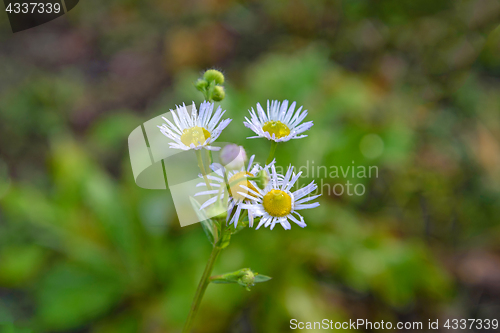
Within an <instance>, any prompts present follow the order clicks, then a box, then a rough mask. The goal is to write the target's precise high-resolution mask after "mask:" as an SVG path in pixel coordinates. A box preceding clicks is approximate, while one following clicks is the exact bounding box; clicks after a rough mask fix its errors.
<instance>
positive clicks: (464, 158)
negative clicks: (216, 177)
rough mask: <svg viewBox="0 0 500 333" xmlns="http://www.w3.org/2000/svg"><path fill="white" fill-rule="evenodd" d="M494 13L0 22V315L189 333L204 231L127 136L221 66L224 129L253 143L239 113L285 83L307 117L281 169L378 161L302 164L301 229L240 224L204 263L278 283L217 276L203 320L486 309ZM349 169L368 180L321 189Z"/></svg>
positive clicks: (491, 242)
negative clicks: (312, 205) (136, 174)
mask: <svg viewBox="0 0 500 333" xmlns="http://www.w3.org/2000/svg"><path fill="white" fill-rule="evenodd" d="M499 17H500V5H499V3H498V2H497V1H496V0H458V1H418V2H417V1H411V0H398V1H395V0H390V1H369V0H355V1H352V0H349V1H347V0H346V1H340V0H335V1H326V0H318V1H307V0H293V1H259V0H256V1H247V2H236V1H233V0H195V1H189V2H179V1H159V0H148V1H135V0H127V1H118V0H112V1H105V2H103V1H97V0H87V1H84V2H81V3H80V4H79V5H78V6H77V7H76V8H75V9H74V10H73V11H71V13H70V14H69V15H67V16H65V17H63V18H60V19H58V20H56V21H53V22H51V23H49V24H46V25H43V26H40V27H38V28H35V29H31V30H28V31H25V32H22V33H18V34H15V35H12V34H11V33H10V30H9V28H8V27H7V22H6V21H5V20H4V21H2V22H1V23H0V27H1V28H2V29H1V30H2V31H5V32H3V33H1V34H0V39H1V42H2V49H1V50H0V59H1V60H2V75H0V89H1V90H0V324H2V323H10V324H8V325H11V326H12V323H15V327H19V330H23V329H32V330H33V331H34V332H98V333H106V332H124V333H125V332H175V331H178V330H180V328H181V327H182V324H183V322H184V320H185V318H186V316H187V313H188V310H189V306H190V303H191V300H192V297H193V295H194V291H195V288H196V285H197V280H198V279H199V277H200V275H201V272H202V270H203V267H204V264H205V261H206V259H207V257H208V254H209V251H210V249H209V247H210V245H209V244H208V242H207V241H206V239H205V235H204V233H203V231H202V228H201V227H200V226H199V225H194V226H190V227H186V228H180V226H179V223H178V221H177V217H176V213H175V210H174V208H173V204H172V202H171V198H170V195H169V193H168V191H152V190H144V189H140V188H138V187H137V186H136V185H135V183H134V181H133V176H132V172H131V168H130V164H129V160H128V152H127V136H128V134H129V133H130V132H131V131H132V130H133V129H134V128H135V127H136V126H138V125H139V124H140V123H142V122H144V121H146V120H148V119H150V118H151V117H153V116H156V115H158V114H160V113H161V112H165V111H166V110H168V109H170V108H173V107H174V106H175V104H180V103H183V102H186V103H189V102H191V101H192V100H194V101H196V102H200V98H201V96H200V94H199V93H197V92H196V90H195V89H194V86H193V83H194V82H195V80H196V78H197V77H198V76H199V74H200V73H201V71H202V70H203V69H205V68H207V67H212V66H216V68H220V69H223V71H224V75H225V77H226V82H225V87H226V98H225V99H224V101H223V102H222V106H223V108H225V109H227V110H228V115H229V116H230V117H231V118H233V119H234V121H233V123H232V124H231V125H230V126H229V127H228V128H227V129H226V130H225V131H224V132H223V134H222V135H221V138H220V140H221V141H231V142H235V143H238V144H243V145H244V146H245V147H246V148H247V150H248V152H249V153H255V154H257V156H259V158H260V157H261V160H262V161H263V159H264V158H265V157H266V156H267V152H268V148H269V147H268V144H267V142H265V141H264V140H245V137H246V136H249V135H250V134H251V133H250V132H249V130H247V129H244V127H243V124H242V121H243V119H244V117H245V116H246V115H247V110H248V109H249V108H251V107H255V104H256V102H260V103H264V104H265V103H266V100H268V99H288V100H291V101H297V103H298V105H304V107H305V108H306V109H308V110H309V119H311V120H313V121H314V123H315V126H314V127H313V128H312V130H311V131H310V132H309V133H308V134H309V137H308V138H306V139H303V140H294V141H292V142H289V143H287V144H286V145H281V146H280V147H279V148H278V152H277V158H278V162H279V163H280V164H281V165H283V166H286V165H288V164H289V163H292V164H293V165H295V166H297V167H300V166H304V165H308V164H307V163H309V165H310V166H312V163H313V162H314V165H316V166H327V167H329V166H332V165H335V166H344V167H347V166H352V165H353V161H354V163H355V165H357V166H358V165H363V166H377V167H378V177H372V178H358V177H349V176H346V177H345V178H346V179H344V178H343V177H340V178H324V177H321V176H320V175H318V174H314V175H313V174H312V173H311V174H308V175H306V177H304V179H303V181H304V183H305V182H306V181H310V180H311V179H315V180H316V181H317V182H318V183H319V185H320V186H322V187H323V189H324V190H325V192H324V195H323V197H322V198H321V204H322V205H321V206H320V207H319V208H317V209H315V210H312V211H307V212H305V218H306V222H307V223H308V227H307V228H305V229H300V228H292V230H291V231H284V230H281V229H279V228H276V229H275V230H273V231H270V230H258V231H254V230H246V231H243V232H240V233H238V234H237V235H235V236H234V237H233V240H232V243H231V246H230V247H228V248H227V250H225V252H224V253H223V254H222V256H221V257H220V259H219V262H218V263H217V265H216V267H215V270H214V274H220V273H223V272H227V271H234V270H235V269H238V268H240V267H243V266H244V267H250V268H251V269H252V270H254V271H258V272H262V273H263V274H266V275H269V276H272V277H273V279H272V280H271V281H269V282H267V283H265V284H264V283H263V284H258V285H256V286H255V287H253V288H252V292H250V293H249V292H247V291H245V290H244V289H243V288H240V287H238V286H232V285H211V286H210V287H209V288H208V291H207V294H206V296H205V299H204V300H203V303H202V307H201V312H200V317H199V318H198V320H197V323H198V324H197V332H286V331H288V329H289V324H288V323H289V320H290V319H291V318H296V319H298V320H302V321H314V320H321V319H323V318H329V319H331V320H346V319H349V318H351V319H356V318H366V319H368V320H373V321H374V320H381V319H383V320H386V321H387V320H390V321H393V322H395V321H399V320H400V321H406V320H420V321H427V319H429V318H431V319H434V318H474V317H479V318H480V317H485V318H492V316H494V315H495V314H498V313H499V312H500V289H499V287H498V286H499V285H500V272H499V269H498V267H499V262H500V248H499V245H498V244H500V242H499V240H500V227H499V224H498V216H500V198H499V193H498V189H499V185H500V143H499V139H500V117H498V114H499V113H498V111H499V109H500V83H499V75H500V56H499V55H500V52H499V51H500V27H499V22H500V20H499ZM312 169H313V168H312V167H311V168H310V170H312ZM347 180H349V181H351V182H353V183H354V184H363V185H364V186H366V193H365V194H364V195H363V196H349V195H346V194H344V195H341V196H338V195H335V194H333V193H331V192H330V193H328V191H327V189H328V186H329V187H330V188H331V187H332V186H333V185H335V184H336V183H342V184H344V183H345V181H347ZM299 229H300V230H299ZM214 318H216V319H214ZM11 326H8V327H11ZM12 327H13V326H12Z"/></svg>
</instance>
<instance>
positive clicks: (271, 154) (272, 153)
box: [266, 140, 278, 164]
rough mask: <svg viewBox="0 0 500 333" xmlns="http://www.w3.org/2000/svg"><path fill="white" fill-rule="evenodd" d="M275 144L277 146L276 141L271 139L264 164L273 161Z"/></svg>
mask: <svg viewBox="0 0 500 333" xmlns="http://www.w3.org/2000/svg"><path fill="white" fill-rule="evenodd" d="M277 146H278V143H277V142H276V141H274V140H271V150H270V151H269V156H268V157H267V161H266V164H269V163H271V162H272V161H273V158H274V152H275V151H276V147H277Z"/></svg>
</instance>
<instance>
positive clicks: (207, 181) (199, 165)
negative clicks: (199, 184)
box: [195, 149, 212, 191]
mask: <svg viewBox="0 0 500 333" xmlns="http://www.w3.org/2000/svg"><path fill="white" fill-rule="evenodd" d="M195 152H196V159H197V160H198V167H199V168H200V171H201V174H202V175H203V179H205V184H207V189H208V190H209V191H211V190H212V186H210V181H209V180H208V177H207V172H206V170H205V167H204V166H203V157H202V156H201V150H200V149H197V150H195Z"/></svg>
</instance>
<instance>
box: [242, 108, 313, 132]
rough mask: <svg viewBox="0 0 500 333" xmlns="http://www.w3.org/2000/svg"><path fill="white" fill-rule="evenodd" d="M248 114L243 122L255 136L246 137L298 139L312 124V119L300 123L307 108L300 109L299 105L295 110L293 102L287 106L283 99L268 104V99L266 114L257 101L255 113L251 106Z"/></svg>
mask: <svg viewBox="0 0 500 333" xmlns="http://www.w3.org/2000/svg"><path fill="white" fill-rule="evenodd" d="M250 115H251V119H248V118H247V117H245V120H246V121H245V122H243V123H244V124H245V126H246V127H248V128H249V129H251V130H252V131H254V132H255V133H256V134H257V136H251V137H249V138H248V139H253V138H266V139H268V140H273V141H276V142H282V141H288V140H290V139H300V138H304V137H306V136H307V135H299V134H301V133H303V132H305V131H307V130H308V129H310V128H311V127H312V125H313V122H312V121H308V122H306V123H303V124H301V122H302V121H303V120H304V118H305V117H306V116H307V110H304V111H302V106H301V107H300V108H298V110H297V112H295V102H293V103H292V104H291V105H290V107H288V101H287V100H284V101H283V103H280V102H278V101H272V102H271V105H269V100H268V101H267V114H266V113H265V112H264V110H263V109H262V106H260V104H259V103H257V113H256V112H255V111H254V109H253V108H252V110H251V111H250Z"/></svg>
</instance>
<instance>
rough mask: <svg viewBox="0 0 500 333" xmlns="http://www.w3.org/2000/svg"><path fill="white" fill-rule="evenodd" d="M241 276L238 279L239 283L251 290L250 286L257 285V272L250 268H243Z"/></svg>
mask: <svg viewBox="0 0 500 333" xmlns="http://www.w3.org/2000/svg"><path fill="white" fill-rule="evenodd" d="M241 273H242V275H241V277H240V278H239V279H238V284H239V285H241V286H243V287H245V288H246V289H247V290H250V287H252V286H253V285H255V274H254V272H252V271H251V270H250V269H248V268H243V269H242V270H241Z"/></svg>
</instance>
